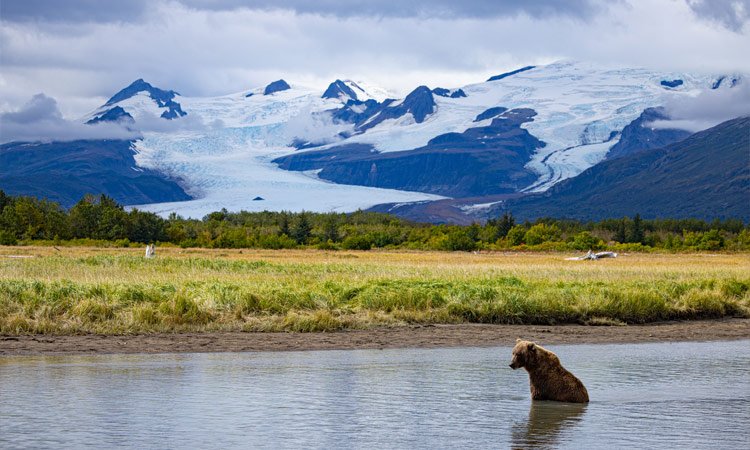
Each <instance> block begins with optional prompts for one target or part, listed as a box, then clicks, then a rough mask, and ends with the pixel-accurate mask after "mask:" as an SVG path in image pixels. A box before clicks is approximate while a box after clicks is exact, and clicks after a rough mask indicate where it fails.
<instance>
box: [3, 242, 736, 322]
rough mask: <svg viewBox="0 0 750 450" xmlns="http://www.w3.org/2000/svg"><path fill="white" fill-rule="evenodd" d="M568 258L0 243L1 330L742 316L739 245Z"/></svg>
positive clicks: (626, 320) (550, 254)
mask: <svg viewBox="0 0 750 450" xmlns="http://www.w3.org/2000/svg"><path fill="white" fill-rule="evenodd" d="M19 256H28V257H19ZM566 256H570V255H569V254H563V253H546V254H542V253H517V252H516V253H480V254H474V253H463V252H453V253H448V252H354V251H328V252H327V251H318V250H244V251H240V250H207V249H179V248H159V249H157V257H156V258H155V259H148V260H147V259H145V258H143V251H142V249H106V248H69V247H66V248H63V249H60V250H57V249H55V248H52V247H0V334H6V335H8V334H9V335H14V334H27V333H44V334H79V333H106V334H132V333H152V332H177V331H218V330H223V331H229V330H232V331H333V330H340V329H347V328H349V329H352V328H368V327H373V326H390V325H402V324H407V323H421V324H434V323H469V322H474V323H498V324H511V323H512V324H562V323H578V324H590V325H622V324H630V323H648V322H654V321H662V320H673V319H707V318H718V317H737V316H740V317H750V255H748V254H747V253H742V254H730V253H721V254H701V253H693V254H629V255H621V256H620V257H619V258H617V259H605V260H599V261H566V260H565V257H566Z"/></svg>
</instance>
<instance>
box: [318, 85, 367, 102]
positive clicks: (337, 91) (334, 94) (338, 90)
mask: <svg viewBox="0 0 750 450" xmlns="http://www.w3.org/2000/svg"><path fill="white" fill-rule="evenodd" d="M321 98H333V99H339V100H342V101H344V102H345V101H347V100H359V98H358V97H357V93H356V92H354V90H353V89H352V88H350V87H349V86H348V85H347V84H346V83H345V82H343V81H341V80H336V81H334V82H333V83H331V84H329V85H328V89H326V91H325V92H324V93H323V96H322V97H321Z"/></svg>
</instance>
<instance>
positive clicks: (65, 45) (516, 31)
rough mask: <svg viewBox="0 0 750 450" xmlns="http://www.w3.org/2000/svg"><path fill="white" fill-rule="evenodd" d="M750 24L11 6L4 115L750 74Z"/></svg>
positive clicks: (19, 120)
mask: <svg viewBox="0 0 750 450" xmlns="http://www.w3.org/2000/svg"><path fill="white" fill-rule="evenodd" d="M749 21H750V0H703V1H701V0H614V1H598V0H564V1H555V0H536V1H535V0H528V1H515V0H513V1H510V0H463V1H461V2H456V1H449V0H412V1H404V0H401V1H384V0H337V1H334V0H317V1H309V0H286V1H285V0H275V1H274V0H248V1H240V0H131V1H100V0H65V1H62V0H2V1H1V2H0V114H3V117H4V122H6V126H8V125H7V124H9V123H12V124H15V125H16V126H17V127H23V124H24V122H23V120H24V117H26V116H24V114H25V113H26V112H28V111H30V110H31V111H37V112H39V113H40V114H41V113H43V114H45V116H44V117H45V120H50V121H51V122H50V123H52V124H53V125H54V123H56V122H55V121H57V122H59V121H61V120H63V121H70V120H76V119H78V118H80V117H81V116H83V115H84V114H86V113H88V112H90V111H92V110H93V109H95V108H96V107H98V106H99V105H101V104H102V103H104V102H105V101H106V100H107V99H108V98H109V97H110V96H112V95H113V94H114V93H115V92H117V91H118V90H120V89H122V88H123V87H125V86H127V85H128V84H130V83H131V82H132V81H133V80H135V79H137V78H144V79H145V80H146V81H148V82H150V83H151V84H153V85H155V86H158V87H160V88H163V89H174V90H176V91H178V92H180V93H181V94H183V95H190V96H214V95H223V94H228V93H232V92H240V91H245V90H248V89H252V88H255V87H259V86H264V85H266V84H267V83H268V82H270V81H273V80H276V79H279V78H284V79H285V80H287V81H288V82H290V83H292V84H295V83H297V84H302V85H308V86H314V87H320V89H321V90H322V89H324V88H325V86H326V85H327V84H328V83H330V82H331V81H333V80H334V79H336V78H342V79H344V78H350V79H355V80H358V79H359V80H365V81H368V82H370V83H372V84H376V85H379V86H382V87H384V88H386V89H388V90H390V91H391V92H392V93H394V95H397V96H398V95H404V94H406V93H408V92H409V91H411V90H412V89H413V88H414V87H416V86H418V85H421V84H426V85H428V86H431V87H434V86H444V87H457V86H462V85H466V84H469V83H474V82H479V81H483V80H485V79H487V78H488V77H489V76H491V75H493V74H497V73H502V72H504V71H507V70H511V69H514V68H517V67H520V66H525V65H530V64H545V63H549V62H553V61H556V60H560V59H575V60H581V61H587V62H593V63H601V64H603V65H617V66H640V67H646V68H652V69H657V70H666V71H690V72H696V73H710V74H717V73H736V72H739V73H750V58H748V55H750V25H748V22H749ZM40 95H41V96H40ZM678 106H679V107H682V108H683V109H685V110H689V109H690V108H689V107H688V106H684V105H678ZM19 114H20V116H19Z"/></svg>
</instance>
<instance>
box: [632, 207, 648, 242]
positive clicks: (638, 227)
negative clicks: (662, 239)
mask: <svg viewBox="0 0 750 450" xmlns="http://www.w3.org/2000/svg"><path fill="white" fill-rule="evenodd" d="M645 237H646V235H645V233H644V232H643V221H642V220H641V215H640V214H636V215H635V217H633V227H632V228H631V229H630V235H629V236H628V242H633V243H641V244H643V240H644V239H645Z"/></svg>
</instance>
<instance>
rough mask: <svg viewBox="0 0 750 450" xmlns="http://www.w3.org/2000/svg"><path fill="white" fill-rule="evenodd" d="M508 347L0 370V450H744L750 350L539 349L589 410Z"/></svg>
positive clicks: (2, 365)
mask: <svg viewBox="0 0 750 450" xmlns="http://www.w3.org/2000/svg"><path fill="white" fill-rule="evenodd" d="M512 344H513V343H509V345H508V347H505V348H457V349H405V350H357V351H322V352H287V353H283V352H282V353H273V352H268V353H224V354H164V355H101V356H76V357H6V358H0V448H18V447H26V448H28V447H32V448H40V447H45V448H50V447H54V448H61V447H66V448H81V447H94V448H111V447H118V446H125V447H138V448H238V447H239V448H248V447H253V448H340V447H345V448H446V447H449V448H456V447H459V448H488V447H489V448H509V447H516V448H524V447H555V448H605V447H606V448H612V447H620V448H622V447H636V448H644V447H645V448H712V449H717V448H750V440H749V439H750V438H749V437H748V434H747V432H746V430H747V429H750V377H749V376H748V372H749V371H750V341H738V342H716V343H680V344H640V345H578V346H547V347H548V348H550V349H551V350H553V351H554V352H556V353H557V354H558V355H559V356H560V358H561V360H562V361H563V363H564V364H565V366H566V367H567V368H568V369H570V370H571V371H572V372H573V373H575V374H576V376H578V377H579V378H580V379H581V380H582V381H583V382H584V384H585V385H586V387H587V389H588V392H589V395H590V397H591V403H589V404H588V405H581V404H559V403H554V402H531V400H530V398H529V397H530V395H529V384H528V383H529V381H528V376H527V375H526V373H525V372H524V371H513V370H511V369H510V368H509V367H508V361H509V360H510V351H511V345H512ZM542 344H544V343H542Z"/></svg>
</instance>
